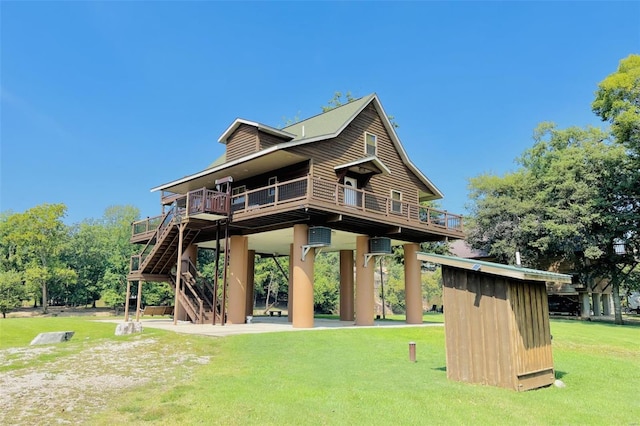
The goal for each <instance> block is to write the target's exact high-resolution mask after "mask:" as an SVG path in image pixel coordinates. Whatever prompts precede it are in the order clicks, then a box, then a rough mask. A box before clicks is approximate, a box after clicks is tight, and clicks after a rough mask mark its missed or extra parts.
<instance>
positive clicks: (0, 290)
mask: <svg viewBox="0 0 640 426" xmlns="http://www.w3.org/2000/svg"><path fill="white" fill-rule="evenodd" d="M25 296H26V292H25V289H24V284H23V283H22V278H21V277H20V274H19V273H18V272H16V271H6V272H0V312H2V318H6V317H7V312H10V311H12V310H14V309H16V308H19V307H20V305H21V304H22V301H23V300H24V299H25Z"/></svg>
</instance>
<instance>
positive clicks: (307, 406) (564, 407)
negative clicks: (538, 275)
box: [0, 315, 640, 425]
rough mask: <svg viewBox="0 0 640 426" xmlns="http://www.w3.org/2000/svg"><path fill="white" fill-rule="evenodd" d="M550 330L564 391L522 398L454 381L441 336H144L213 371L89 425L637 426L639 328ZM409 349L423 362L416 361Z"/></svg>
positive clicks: (129, 397)
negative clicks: (198, 358) (202, 358)
mask: <svg viewBox="0 0 640 426" xmlns="http://www.w3.org/2000/svg"><path fill="white" fill-rule="evenodd" d="M434 318H437V317H436V316H435V315H434V316H433V317H432V316H428V317H425V320H429V321H432V320H433V319H434ZM48 320H49V319H48ZM62 320H66V319H59V320H58V321H62ZM18 321H21V320H11V321H8V320H6V321H2V322H0V327H1V328H0V333H2V334H0V336H2V345H3V346H7V345H5V342H4V340H5V339H4V335H5V334H6V335H8V336H11V335H12V334H13V331H10V330H13V329H14V328H15V325H16V324H17V325H19V326H20V327H21V328H22V329H23V330H25V326H24V325H23V324H21V323H18ZM26 321H34V319H27V320H26ZM38 321H39V320H38ZM73 321H75V323H73V324H74V325H75V324H77V325H75V327H76V328H77V330H76V331H77V333H78V334H77V337H79V338H81V339H82V338H84V339H85V341H86V340H87V339H89V340H91V339H106V338H112V339H113V338H115V337H113V336H110V337H107V335H108V334H109V333H111V335H112V333H113V324H108V326H107V327H106V328H104V327H103V326H104V324H103V323H92V322H89V321H86V320H79V319H73ZM83 321H84V322H85V323H87V325H86V328H84V330H82V329H81V328H79V327H80V324H81V323H82V322H83ZM58 325H60V326H65V325H69V326H71V325H72V323H71V322H70V323H67V324H65V323H64V322H62V323H59V324H58ZM34 327H35V328H37V327H38V326H34ZM51 327H52V328H56V327H55V326H54V325H51ZM551 327H552V334H553V351H554V352H553V353H554V362H555V368H556V371H557V375H558V376H559V377H561V379H562V380H563V381H564V382H565V383H566V385H567V387H566V388H564V389H559V388H555V387H550V388H546V389H541V390H536V391H530V392H524V393H517V392H514V391H511V390H506V389H499V388H493V387H488V386H480V385H469V384H464V383H457V382H451V381H449V380H447V378H446V371H445V352H444V329H443V328H442V327H424V328H419V327H412V328H401V329H398V328H379V329H335V330H322V331H319V330H316V331H297V332H287V333H267V334H260V335H239V336H231V337H226V338H208V337H199V336H176V335H174V334H173V333H170V332H165V333H161V332H154V331H152V330H151V329H146V330H145V332H144V333H143V334H144V335H147V334H148V333H150V334H152V335H153V337H154V339H156V340H160V341H163V342H164V341H171V340H176V341H177V342H179V345H180V346H181V347H184V345H189V348H190V350H193V351H194V352H196V353H197V354H199V355H210V356H211V362H210V363H209V364H206V365H201V366H197V367H196V369H195V370H193V371H192V372H191V373H190V374H189V375H188V376H184V375H182V374H179V372H178V374H176V376H175V377H177V379H175V380H173V379H169V380H167V381H165V382H164V383H157V384H156V385H154V386H145V387H144V388H138V389H131V390H128V391H124V392H123V393H122V394H120V395H119V396H118V397H116V399H114V400H112V402H111V404H110V405H109V406H107V407H105V410H104V411H102V412H100V413H96V415H95V416H94V417H93V418H90V419H87V423H88V424H105V425H106V424H115V423H130V424H139V423H149V424H156V423H166V424H224V425H235V424H238V425H239V424H304V425H307V424H332V425H333V424H339V425H342V424H356V425H360V424H363V425H364V424H402V425H404V424H416V425H417V424H427V423H435V424H500V425H502V424H518V425H520V424H544V425H546V424H562V425H565V424H576V425H578V424H580V425H582V424H598V425H601V424H622V425H630V424H640V402H639V401H638V386H639V385H640V383H639V382H640V373H639V372H640V327H632V326H625V327H619V326H614V325H609V324H602V323H590V322H580V321H570V320H569V321H566V320H565V321H563V320H553V321H552V322H551ZM63 328H64V327H63ZM67 328H68V327H67ZM56 329H60V327H57V328H56ZM79 330H81V332H78V331H79ZM31 338H32V337H31V336H30V337H28V338H25V339H24V341H25V342H27V343H28V341H29V340H30V339H31ZM13 339H14V341H15V342H18V340H19V339H17V338H16V337H13ZM74 339H75V337H74ZM410 341H414V342H416V347H417V360H418V362H416V363H410V362H409V361H408V342H410ZM69 343H71V342H69ZM8 346H11V345H8Z"/></svg>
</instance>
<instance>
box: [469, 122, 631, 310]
mask: <svg viewBox="0 0 640 426" xmlns="http://www.w3.org/2000/svg"><path fill="white" fill-rule="evenodd" d="M626 161H627V156H626V153H625V151H624V149H622V147H621V146H619V145H616V144H613V143H612V142H611V141H610V138H609V137H608V134H607V133H605V132H603V131H602V130H599V129H596V128H593V127H587V128H585V129H582V128H577V127H571V128H568V129H565V130H559V129H557V128H556V127H555V125H553V124H551V123H543V124H541V125H540V126H539V127H538V128H537V129H536V131H535V132H534V145H533V147H532V148H530V149H528V150H527V151H526V152H525V153H524V154H523V156H522V157H521V158H520V159H519V160H518V163H519V165H520V168H519V169H518V170H516V171H515V172H512V173H507V174H506V175H504V176H502V177H497V176H492V175H482V176H479V177H477V178H473V179H471V180H470V189H471V193H470V199H471V202H472V205H471V213H472V214H471V221H470V224H469V226H468V241H469V242H470V243H471V245H472V247H474V248H476V249H482V250H485V251H486V252H488V253H489V254H490V255H491V256H493V257H495V258H497V259H498V260H499V261H501V262H504V263H514V258H515V253H516V251H519V252H520V253H522V259H523V265H525V266H531V267H535V268H540V269H548V268H550V267H553V266H554V265H555V266H557V265H558V264H560V263H561V262H566V263H568V264H570V265H573V268H574V270H575V271H576V273H577V277H578V280H579V281H580V282H581V283H582V284H583V285H590V283H591V282H592V281H593V279H594V277H601V278H608V279H610V280H611V283H612V286H613V288H614V306H616V318H617V319H618V320H619V322H622V317H621V313H620V301H619V299H618V300H616V298H615V295H616V292H617V291H618V290H617V288H618V286H619V284H620V283H621V282H622V281H621V278H622V276H621V275H620V274H619V273H617V272H616V271H618V270H619V268H620V265H628V264H629V263H628V262H629V261H630V259H631V258H632V257H630V256H626V255H622V256H621V255H620V254H619V253H616V250H615V247H616V244H617V243H618V242H620V241H625V238H626V235H628V232H629V223H630V222H629V220H628V218H627V217H626V213H625V212H624V211H621V210H620V209H619V207H618V206H617V204H616V203H617V202H616V200H617V198H618V197H619V193H618V192H617V191H619V190H620V188H619V186H618V183H619V182H620V181H623V180H624V179H626V177H625V176H626V170H627V168H626ZM623 269H624V267H623Z"/></svg>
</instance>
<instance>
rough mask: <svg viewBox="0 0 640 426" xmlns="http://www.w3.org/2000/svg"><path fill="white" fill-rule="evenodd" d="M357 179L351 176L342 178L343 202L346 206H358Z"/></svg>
mask: <svg viewBox="0 0 640 426" xmlns="http://www.w3.org/2000/svg"><path fill="white" fill-rule="evenodd" d="M357 189H358V180H357V179H354V178H352V177H345V178H344V204H345V205H347V206H356V207H357V206H359V205H360V203H358V191H357Z"/></svg>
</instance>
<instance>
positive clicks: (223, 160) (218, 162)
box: [205, 152, 227, 170]
mask: <svg viewBox="0 0 640 426" xmlns="http://www.w3.org/2000/svg"><path fill="white" fill-rule="evenodd" d="M226 162H227V153H226V152H224V153H223V154H222V155H221V156H220V157H218V158H216V159H215V161H214V162H213V163H211V164H209V165H208V166H207V168H206V169H205V170H208V169H213V168H214V167H217V166H221V165H223V164H224V163H226Z"/></svg>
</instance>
